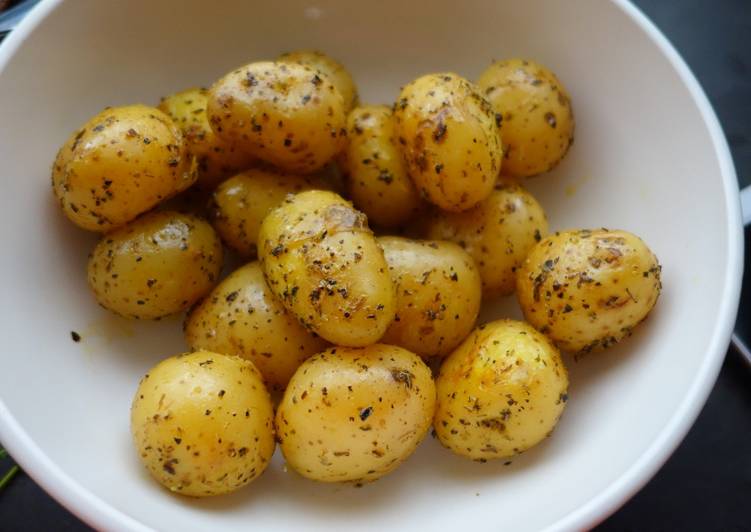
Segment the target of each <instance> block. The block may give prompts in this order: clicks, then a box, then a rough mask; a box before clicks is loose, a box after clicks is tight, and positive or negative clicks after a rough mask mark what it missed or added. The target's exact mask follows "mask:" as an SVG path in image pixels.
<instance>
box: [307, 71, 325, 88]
mask: <svg viewBox="0 0 751 532" xmlns="http://www.w3.org/2000/svg"><path fill="white" fill-rule="evenodd" d="M310 81H311V82H312V83H313V85H315V86H316V87H317V86H318V85H320V84H321V83H323V80H322V79H321V77H320V76H319V75H318V74H316V75H315V76H313V79H312V80H310Z"/></svg>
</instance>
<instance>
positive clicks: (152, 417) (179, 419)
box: [130, 351, 275, 497]
mask: <svg viewBox="0 0 751 532" xmlns="http://www.w3.org/2000/svg"><path fill="white" fill-rule="evenodd" d="M273 421H274V411H273V407H272V405H271V400H270V399H269V394H268V392H267V391H266V388H264V386H263V382H262V381H261V375H260V374H259V373H258V370H256V368H255V367H254V366H253V364H252V363H250V362H248V361H247V360H243V359H241V358H238V357H230V356H227V355H221V354H217V353H212V352H209V351H197V352H195V353H186V354H183V355H177V356H174V357H171V358H168V359H166V360H164V361H163V362H160V363H159V364H157V365H156V366H155V367H153V368H152V369H151V370H150V371H149V372H148V373H147V374H146V375H145V376H144V377H143V379H142V380H141V383H140V384H139V386H138V391H136V395H135V397H134V398H133V405H132V406H131V410H130V428H131V433H132V434H133V442H134V443H135V447H136V450H137V451H138V455H139V457H140V459H141V462H143V464H144V465H145V466H146V469H148V471H149V473H151V475H152V476H153V477H154V478H155V479H156V480H157V481H158V482H159V483H160V484H162V485H163V486H164V487H166V488H167V489H169V490H170V491H172V492H175V493H180V494H182V495H190V496H193V497H206V496H209V495H221V494H223V493H229V492H231V491H234V490H236V489H238V488H240V487H242V486H244V485H246V484H247V483H249V482H250V481H252V480H253V479H255V478H256V477H258V476H259V475H260V474H261V473H263V471H264V469H266V466H267V465H268V463H269V461H270V460H271V455H272V454H274V447H275V445H274V427H273Z"/></svg>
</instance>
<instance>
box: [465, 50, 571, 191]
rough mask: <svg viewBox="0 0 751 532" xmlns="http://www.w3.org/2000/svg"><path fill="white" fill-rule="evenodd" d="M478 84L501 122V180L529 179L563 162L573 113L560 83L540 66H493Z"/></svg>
mask: <svg viewBox="0 0 751 532" xmlns="http://www.w3.org/2000/svg"><path fill="white" fill-rule="evenodd" d="M477 84H478V85H479V86H480V89H481V91H482V94H483V95H484V96H485V97H486V98H487V99H488V101H489V102H490V104H491V105H492V106H493V109H494V111H495V112H496V113H498V115H499V116H500V117H501V122H500V125H501V137H502V138H503V148H504V152H503V168H502V170H501V172H502V173H503V174H504V175H508V176H512V177H530V176H533V175H537V174H540V173H542V172H547V171H548V170H550V169H551V168H553V167H554V166H555V165H556V164H558V163H559V162H560V160H561V159H563V156H564V155H566V152H567V151H568V149H569V147H570V146H571V143H572V142H573V141H574V113H573V111H572V109H571V99H570V98H569V95H568V92H566V89H565V88H564V87H563V84H562V83H561V82H560V81H559V80H558V78H557V77H555V74H553V73H552V72H551V71H550V70H548V69H547V68H545V67H544V66H542V65H540V64H538V63H535V62H534V61H527V60H523V59H509V60H507V61H497V62H495V63H493V64H492V65H490V66H489V67H488V68H487V70H485V72H483V73H482V75H481V76H480V79H479V81H478V82H477Z"/></svg>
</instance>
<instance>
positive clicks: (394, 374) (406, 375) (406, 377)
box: [391, 369, 414, 390]
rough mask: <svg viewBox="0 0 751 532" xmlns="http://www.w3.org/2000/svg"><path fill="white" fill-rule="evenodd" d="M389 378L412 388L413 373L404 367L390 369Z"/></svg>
mask: <svg viewBox="0 0 751 532" xmlns="http://www.w3.org/2000/svg"><path fill="white" fill-rule="evenodd" d="M391 378H392V379H394V380H395V381H396V382H401V383H402V384H404V385H405V386H406V387H407V388H409V389H410V390H411V389H412V379H413V378H414V375H413V374H412V373H410V372H409V371H407V370H406V369H392V370H391Z"/></svg>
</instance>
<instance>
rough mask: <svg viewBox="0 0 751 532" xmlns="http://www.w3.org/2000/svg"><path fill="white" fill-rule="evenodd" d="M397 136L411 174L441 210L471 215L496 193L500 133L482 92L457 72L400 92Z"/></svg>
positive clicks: (434, 76)
mask: <svg viewBox="0 0 751 532" xmlns="http://www.w3.org/2000/svg"><path fill="white" fill-rule="evenodd" d="M394 118H395V120H396V133H397V136H398V139H399V143H400V147H401V150H402V154H403V156H404V158H405V160H406V163H407V168H408V171H409V175H410V177H411V178H412V180H413V181H414V183H415V185H416V186H417V188H418V189H419V190H420V191H421V193H422V194H423V195H424V197H425V198H427V199H428V201H430V202H431V203H433V204H435V205H437V206H438V207H440V208H441V209H443V210H446V211H452V212H458V211H464V210H467V209H469V208H471V207H473V206H475V205H476V204H477V203H479V202H480V201H482V200H483V199H485V198H486V197H487V196H488V195H489V194H490V192H491V191H492V190H493V185H494V184H495V180H496V177H498V172H499V171H500V169H501V154H502V147H501V134H500V131H499V130H498V125H497V124H496V117H495V113H494V112H493V109H492V108H491V107H490V104H489V103H488V102H487V100H485V98H483V97H482V96H481V95H480V93H479V91H478V88H477V87H476V86H475V85H473V84H472V83H470V82H469V81H467V80H466V79H464V78H462V77H461V76H459V75H457V74H454V73H447V74H429V75H427V76H422V77H421V78H418V79H416V80H415V81H413V82H412V83H410V84H408V85H407V86H406V87H404V89H402V92H401V94H400V95H399V99H398V100H397V102H396V104H395V105H394Z"/></svg>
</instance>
